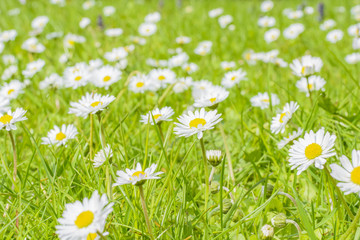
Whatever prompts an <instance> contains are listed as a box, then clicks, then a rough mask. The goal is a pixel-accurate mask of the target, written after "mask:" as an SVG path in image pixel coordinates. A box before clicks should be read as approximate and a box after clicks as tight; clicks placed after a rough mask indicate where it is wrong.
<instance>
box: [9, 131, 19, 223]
mask: <svg viewBox="0 0 360 240" xmlns="http://www.w3.org/2000/svg"><path fill="white" fill-rule="evenodd" d="M9 136H10V140H11V145H12V148H13V160H14V173H13V185H12V189H15V185H16V176H17V153H16V146H15V140H14V136H13V134H12V132H11V131H9ZM17 216H18V210H16V228H19V218H18V217H17Z"/></svg>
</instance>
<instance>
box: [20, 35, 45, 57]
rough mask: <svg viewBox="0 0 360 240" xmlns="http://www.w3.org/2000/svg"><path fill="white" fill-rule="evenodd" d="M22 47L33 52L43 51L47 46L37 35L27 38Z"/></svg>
mask: <svg viewBox="0 0 360 240" xmlns="http://www.w3.org/2000/svg"><path fill="white" fill-rule="evenodd" d="M21 48H22V49H24V50H26V51H28V52H31V53H42V52H43V51H45V46H44V45H42V44H41V43H39V40H38V39H37V38H35V37H32V38H29V39H27V40H25V42H23V44H22V45H21Z"/></svg>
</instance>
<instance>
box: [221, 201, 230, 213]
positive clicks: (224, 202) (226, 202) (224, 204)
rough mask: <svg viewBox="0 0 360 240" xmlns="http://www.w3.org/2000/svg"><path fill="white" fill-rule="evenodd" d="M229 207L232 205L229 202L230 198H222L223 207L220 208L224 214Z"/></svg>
mask: <svg viewBox="0 0 360 240" xmlns="http://www.w3.org/2000/svg"><path fill="white" fill-rule="evenodd" d="M231 207H232V202H231V200H230V199H224V200H223V209H222V212H223V213H224V214H226V213H227V212H228V211H229V210H230V208H231Z"/></svg>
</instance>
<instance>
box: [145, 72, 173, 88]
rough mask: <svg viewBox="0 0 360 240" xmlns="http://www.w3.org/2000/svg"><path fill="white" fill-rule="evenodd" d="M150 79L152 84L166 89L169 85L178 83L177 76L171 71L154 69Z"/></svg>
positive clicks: (150, 73)
mask: <svg viewBox="0 0 360 240" xmlns="http://www.w3.org/2000/svg"><path fill="white" fill-rule="evenodd" d="M149 78H150V80H151V81H152V82H154V83H155V84H157V85H159V86H160V88H165V87H166V86H167V85H168V84H172V83H174V82H175V81H176V75H175V73H174V72H173V71H171V70H170V69H166V68H165V69H153V70H151V71H150V72H149Z"/></svg>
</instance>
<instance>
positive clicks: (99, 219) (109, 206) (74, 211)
mask: <svg viewBox="0 0 360 240" xmlns="http://www.w3.org/2000/svg"><path fill="white" fill-rule="evenodd" d="M113 205H114V203H109V202H108V200H107V197H106V195H105V194H103V195H102V196H101V197H100V195H99V193H98V191H94V192H93V194H92V196H91V198H90V199H88V198H85V199H84V200H83V201H82V202H80V201H76V202H74V203H68V204H66V205H65V210H64V212H63V214H62V218H59V219H58V221H59V223H60V225H57V226H56V233H57V234H58V236H59V238H60V239H62V240H75V239H97V237H98V236H97V232H103V230H104V227H105V224H106V218H107V216H108V215H109V214H110V213H111V212H112V211H113Z"/></svg>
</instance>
